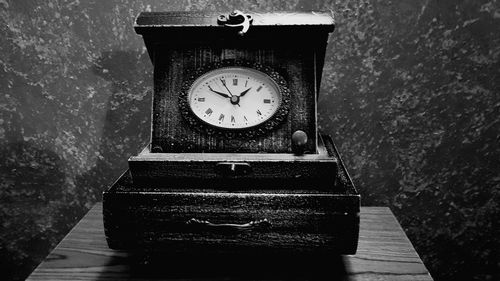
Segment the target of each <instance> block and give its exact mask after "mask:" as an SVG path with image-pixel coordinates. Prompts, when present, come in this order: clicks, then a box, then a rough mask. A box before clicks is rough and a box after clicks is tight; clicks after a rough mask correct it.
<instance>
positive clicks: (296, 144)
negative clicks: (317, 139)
mask: <svg viewBox="0 0 500 281" xmlns="http://www.w3.org/2000/svg"><path fill="white" fill-rule="evenodd" d="M306 144H307V134H306V133H305V132H304V131H302V130H297V131H295V132H294V133H293V134H292V150H293V152H294V153H295V154H297V155H302V154H304V149H305V147H306Z"/></svg>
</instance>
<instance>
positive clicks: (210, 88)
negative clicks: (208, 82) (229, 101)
mask: <svg viewBox="0 0 500 281" xmlns="http://www.w3.org/2000/svg"><path fill="white" fill-rule="evenodd" d="M208 89H209V90H210V91H212V92H214V93H216V94H218V95H220V96H223V97H225V98H231V97H230V96H228V95H226V94H224V93H221V92H217V91H216V90H214V89H212V87H210V86H208Z"/></svg>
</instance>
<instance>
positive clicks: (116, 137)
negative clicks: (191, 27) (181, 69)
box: [76, 51, 152, 208]
mask: <svg viewBox="0 0 500 281" xmlns="http://www.w3.org/2000/svg"><path fill="white" fill-rule="evenodd" d="M92 72H93V73H94V74H95V75H97V76H99V77H102V78H103V79H105V80H106V81H109V82H111V89H110V91H111V98H110V99H109V102H108V109H107V111H106V118H105V121H104V129H103V135H102V137H101V145H100V147H99V156H98V159H97V161H96V165H95V166H94V167H93V168H92V169H90V170H89V171H88V172H87V173H85V174H82V175H79V176H77V177H76V186H77V189H79V190H85V191H86V194H85V195H84V197H85V198H84V200H85V201H86V202H87V207H89V208H90V207H91V206H92V205H93V204H94V203H95V202H98V201H101V196H102V192H103V191H104V190H105V189H106V188H107V187H108V185H109V184H111V183H112V182H113V181H114V180H115V179H116V178H117V177H118V176H119V175H120V174H122V173H123V172H124V171H125V170H126V169H127V168H128V163H127V158H128V156H132V155H135V154H137V153H138V152H139V151H140V150H141V149H142V148H143V147H144V146H146V145H147V143H148V142H149V138H150V136H149V134H150V115H151V114H150V111H151V109H150V105H151V99H152V94H151V93H152V86H151V85H152V82H151V81H152V77H151V74H150V63H149V57H148V56H147V53H142V54H141V53H138V52H134V51H112V52H104V53H103V54H102V56H101V57H100V59H99V60H98V61H97V62H96V64H95V65H94V66H93V68H92Z"/></svg>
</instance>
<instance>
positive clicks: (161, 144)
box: [103, 11, 360, 255]
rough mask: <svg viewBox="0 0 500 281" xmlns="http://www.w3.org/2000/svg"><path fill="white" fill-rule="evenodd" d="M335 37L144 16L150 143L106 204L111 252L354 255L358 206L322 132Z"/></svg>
mask: <svg viewBox="0 0 500 281" xmlns="http://www.w3.org/2000/svg"><path fill="white" fill-rule="evenodd" d="M333 27H334V25H333V16H332V14H331V13H328V12H327V13H324V12H323V13H321V12H311V13H248V14H245V13H242V12H239V11H235V12H233V13H230V14H229V15H227V14H224V13H190V12H168V13H141V14H140V15H139V17H138V18H137V20H136V25H135V29H136V31H137V32H138V33H139V34H141V35H142V36H143V38H144V41H145V44H146V46H147V49H148V52H149V55H150V58H151V60H152V62H153V66H154V86H155V91H154V96H153V106H152V135H151V144H150V145H148V146H147V147H146V148H145V149H144V150H143V151H142V152H141V153H139V154H138V155H136V156H132V157H131V158H130V159H129V170H128V171H126V172H125V173H124V174H123V175H122V176H121V177H120V178H119V179H118V180H117V181H116V182H115V183H114V184H113V185H112V186H111V187H110V188H109V189H108V190H106V191H105V192H104V195H103V212H104V227H105V234H106V238H107V241H108V244H109V246H110V247H111V248H113V249H126V250H140V251H145V250H146V251H167V252H169V253H242V254H244V253H254V254H264V253H265V252H274V253H276V252H280V253H309V254H313V255H316V254H320V253H336V254H354V253H355V252H356V248H357V241H358V231H359V207H360V197H359V194H358V193H357V191H356V189H355V188H354V186H353V184H352V181H351V179H350V178H349V175H348V173H347V170H346V169H345V167H344V164H343V162H342V160H341V158H340V155H339V153H338V151H337V150H336V148H335V146H334V144H333V141H332V139H331V138H330V137H329V136H325V135H319V134H318V129H317V112H316V108H317V97H318V94H319V85H320V81H321V73H322V69H323V62H324V55H325V48H326V44H327V39H328V34H329V33H330V32H332V31H333ZM237 93H239V94H237Z"/></svg>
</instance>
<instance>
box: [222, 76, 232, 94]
mask: <svg viewBox="0 0 500 281" xmlns="http://www.w3.org/2000/svg"><path fill="white" fill-rule="evenodd" d="M220 81H221V82H222V85H224V87H226V90H227V91H228V92H229V95H231V97H232V96H233V94H232V93H231V91H229V88H228V87H227V85H226V81H224V80H223V79H220Z"/></svg>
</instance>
